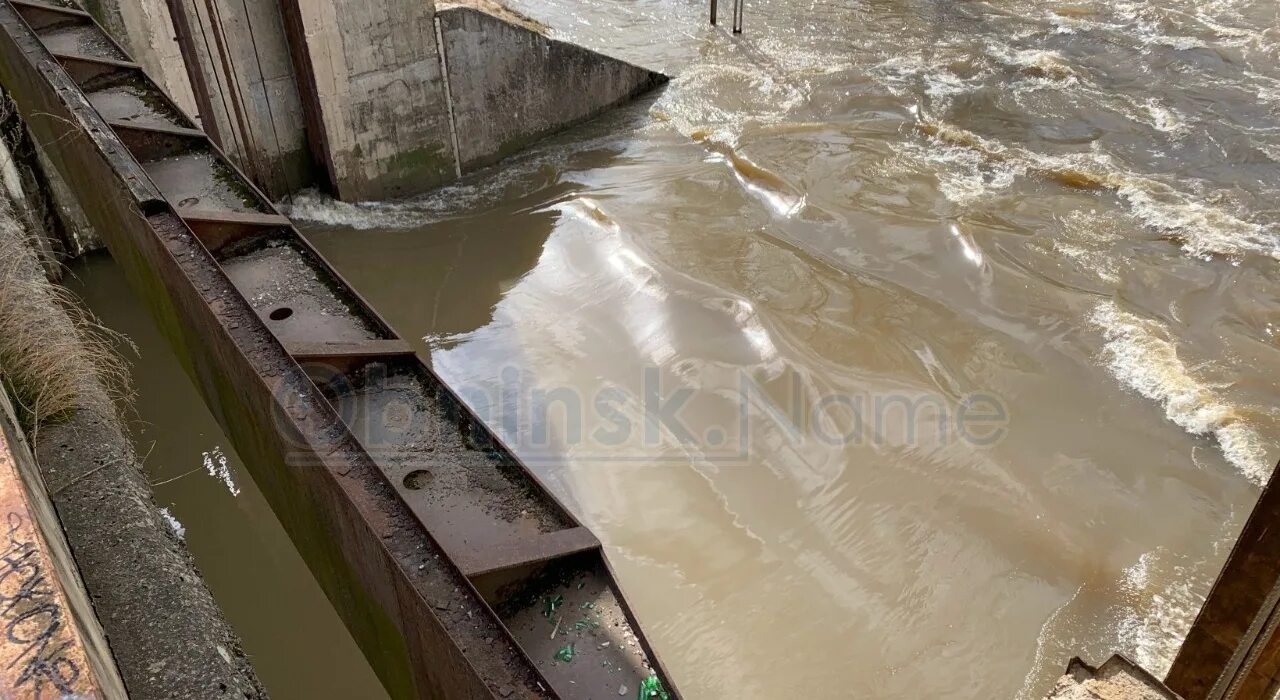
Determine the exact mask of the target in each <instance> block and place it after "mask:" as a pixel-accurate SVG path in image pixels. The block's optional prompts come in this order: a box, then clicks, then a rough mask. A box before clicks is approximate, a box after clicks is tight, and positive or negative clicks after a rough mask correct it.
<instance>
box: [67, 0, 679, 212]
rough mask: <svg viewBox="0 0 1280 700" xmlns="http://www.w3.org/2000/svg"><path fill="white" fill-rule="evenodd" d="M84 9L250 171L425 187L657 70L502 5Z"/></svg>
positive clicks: (271, 182)
mask: <svg viewBox="0 0 1280 700" xmlns="http://www.w3.org/2000/svg"><path fill="white" fill-rule="evenodd" d="M88 4H89V8H88V9H89V10H90V11H91V12H92V13H93V14H94V16H95V17H97V18H98V19H99V21H101V22H102V23H103V25H104V26H105V27H106V28H107V29H108V30H109V31H111V32H112V34H113V35H114V36H115V38H116V39H117V40H118V41H120V42H121V44H122V45H123V46H125V47H126V48H127V49H129V50H130V52H131V55H133V56H134V57H135V58H136V60H137V61H138V63H139V64H140V65H142V67H143V68H144V70H146V71H147V73H148V74H149V75H151V76H152V77H153V78H154V79H155V80H156V81H157V83H158V84H159V85H161V86H162V87H163V88H164V89H165V90H166V92H168V93H169V94H170V96H171V97H172V98H173V101H174V102H175V104H177V105H178V106H179V107H180V108H181V109H183V110H184V111H186V112H188V113H189V114H190V116H192V117H193V118H194V119H195V121H196V122H197V123H198V124H199V125H200V126H201V128H203V129H204V130H205V131H206V132H207V133H208V134H209V135H210V137H211V138H212V139H213V140H214V141H215V143H217V144H218V146H219V147H220V148H221V149H222V150H223V151H224V152H226V153H227V154H228V155H229V156H231V158H232V159H233V160H234V161H235V162H236V164H237V165H238V166H239V167H240V169H241V170H243V171H244V172H245V173H246V174H247V175H248V176H249V177H250V178H251V179H252V180H253V181H254V183H255V184H256V185H258V186H259V187H261V188H262V189H263V190H264V191H265V192H267V193H268V194H269V195H271V196H272V197H276V198H278V197H281V196H283V195H285V194H287V193H289V192H293V191H296V190H299V189H302V188H305V187H310V186H320V187H321V188H323V189H327V190H329V191H330V192H331V193H332V194H334V195H335V196H336V197H338V198H339V199H342V200H346V201H362V200H378V199H390V198H396V197H403V196H410V195H414V194H419V193H422V192H425V191H428V190H430V189H433V188H435V187H438V186H440V185H442V184H444V183H446V182H449V181H451V180H454V179H456V178H458V177H460V176H462V175H463V174H465V173H467V172H470V171H472V170H475V169H477V168H479V167H483V166H484V165H488V164H491V163H494V162H496V161H498V160H500V159H501V158H503V157H505V156H507V155H510V154H512V153H514V152H516V151H518V150H520V149H521V148H523V147H525V146H527V145H529V144H531V143H532V142H534V141H535V140H537V139H538V138H540V137H542V136H545V135H548V134H550V133H553V132H555V131H558V130H560V129H564V128H566V127H568V126H571V125H573V124H575V123H578V122H580V121H582V120H584V119H587V118H590V117H593V116H596V115H598V114H600V113H601V112H603V111H605V110H607V109H608V108H609V107H612V106H614V105H617V104H619V103H620V102H622V101H625V100H627V99H630V98H632V97H634V96H637V95H639V94H641V93H643V92H645V91H647V90H649V89H651V88H653V87H655V86H657V85H659V84H661V83H663V82H665V80H666V77H665V76H663V75H660V74H658V73H654V72H651V71H648V70H645V69H643V68H639V67H636V66H633V65H630V64H628V63H625V62H623V61H619V60H616V59H613V58H610V57H608V56H604V55H601V54H599V53H596V52H594V51H591V50H589V49H585V48H582V47H579V46H575V45H572V44H568V43H565V42H561V41H557V40H554V39H551V38H549V37H547V36H545V35H544V34H543V33H542V30H543V28H542V27H540V26H539V25H537V23H536V22H533V21H530V20H526V19H524V18H521V17H519V16H518V15H516V14H515V13H513V12H510V11H508V10H505V8H502V7H501V6H496V5H495V6H492V7H486V8H485V9H487V10H490V11H492V12H486V11H483V10H481V9H476V8H473V7H463V6H453V7H447V8H437V7H436V6H435V4H434V3H433V2H432V1H431V0H425V1H422V0H388V2H385V3H378V4H369V3H367V2H363V1H362V0H326V1H325V2H311V1H308V0H271V1H267V2H264V1H259V2H236V1H234V0H167V2H165V1H164V0H141V2H139V1H138V0H93V1H92V2H90V3H88Z"/></svg>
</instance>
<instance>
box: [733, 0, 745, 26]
mask: <svg viewBox="0 0 1280 700" xmlns="http://www.w3.org/2000/svg"><path fill="white" fill-rule="evenodd" d="M744 3H745V0H733V33H734V34H741V33H742V13H743V10H745V9H746V7H745V5H744Z"/></svg>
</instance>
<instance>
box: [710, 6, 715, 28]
mask: <svg viewBox="0 0 1280 700" xmlns="http://www.w3.org/2000/svg"><path fill="white" fill-rule="evenodd" d="M711 26H713V27H714V26H716V0H711Z"/></svg>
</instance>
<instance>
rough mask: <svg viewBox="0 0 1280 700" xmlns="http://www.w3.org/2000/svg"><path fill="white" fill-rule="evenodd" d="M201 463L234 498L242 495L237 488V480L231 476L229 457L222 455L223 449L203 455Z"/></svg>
mask: <svg viewBox="0 0 1280 700" xmlns="http://www.w3.org/2000/svg"><path fill="white" fill-rule="evenodd" d="M201 461H202V462H203V463H204V470H205V472H207V473H208V474H209V476H211V477H213V478H214V479H217V480H218V481H221V482H222V485H223V486H226V487H227V491H228V492H230V494H231V495H232V496H239V495H240V487H239V486H236V480H235V478H234V477H233V476H231V467H230V465H228V464H227V456H226V455H225V454H223V453H222V448H221V447H214V448H213V449H212V450H210V451H208V452H204V453H201Z"/></svg>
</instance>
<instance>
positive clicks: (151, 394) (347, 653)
mask: <svg viewBox="0 0 1280 700" xmlns="http://www.w3.org/2000/svg"><path fill="white" fill-rule="evenodd" d="M69 275H70V277H69V280H68V282H69V284H68V286H69V287H70V288H71V290H72V291H74V292H75V293H76V294H77V295H78V296H79V297H80V298H81V299H82V300H83V301H84V303H85V305H86V306H87V307H88V308H89V309H90V310H91V311H92V312H93V313H94V314H95V315H96V316H97V317H98V318H99V319H100V320H101V321H102V322H103V323H104V324H105V325H106V326H107V327H109V328H111V329H112V330H114V331H115V332H117V333H121V334H123V336H121V338H120V340H121V346H120V351H121V353H122V354H123V355H124V357H125V359H126V360H127V361H128V362H129V364H130V369H131V371H130V375H131V376H130V379H131V387H132V389H133V391H134V395H133V397H132V401H130V402H129V404H128V405H127V406H126V407H123V408H124V412H125V414H126V418H127V419H128V421H127V422H128V424H129V427H130V429H131V430H132V433H133V439H134V444H135V447H136V449H137V451H138V454H140V455H144V457H145V458H144V460H143V464H144V466H145V467H146V470H147V477H148V479H149V481H150V482H151V484H152V490H153V493H154V495H155V500H156V504H157V505H158V506H160V507H161V508H163V509H164V513H165V517H166V518H167V519H168V521H169V526H170V527H171V528H173V529H174V531H175V532H177V533H179V534H180V536H181V537H182V539H183V540H184V541H185V542H186V545H187V549H188V550H190V552H191V554H192V555H193V556H194V557H195V560H196V566H197V567H198V568H199V569H200V573H201V575H202V576H203V577H204V581H205V583H206V584H207V585H208V586H209V590H210V591H212V592H213V595H214V598H215V599H216V600H217V602H218V605H219V606H220V607H221V608H222V611H223V613H224V614H225V615H226V618H227V621H228V622H230V623H231V626H232V629H233V630H234V631H235V632H236V634H237V635H238V636H239V637H240V641H241V642H242V643H243V645H244V651H245V654H246V655H248V657H249V660H250V662H251V663H252V664H253V666H254V671H255V672H256V673H257V674H258V678H259V680H261V681H262V684H263V685H264V686H266V689H267V693H268V694H269V695H270V696H271V697H272V698H275V699H276V700H318V699H321V698H360V700H381V699H383V698H386V697H387V696H386V693H385V691H383V689H382V686H381V685H380V684H379V682H378V678H377V676H375V675H374V673H373V670H372V669H371V668H370V667H369V664H368V663H367V662H366V661H365V658H364V656H363V655H362V654H361V652H360V649H359V648H358V647H357V646H356V643H355V641H354V640H353V639H352V638H351V635H350V633H348V632H347V629H346V627H344V626H343V623H342V620H341V619H340V618H339V617H338V614H337V613H336V612H335V611H334V609H333V607H332V605H330V603H329V600H328V599H327V598H326V597H325V594H324V591H322V590H321V589H320V586H319V584H317V583H316V581H315V578H314V577H313V576H312V574H311V572H310V571H309V570H308V569H307V566H306V564H305V563H304V562H303V561H302V557H301V556H299V554H298V551H297V549H296V548H295V547H294V546H293V544H292V542H290V540H289V536H288V535H287V534H286V533H285V531H284V528H283V527H282V526H281V525H280V522H279V521H278V520H277V519H276V516H275V514H274V513H273V512H272V511H271V506H270V505H269V504H268V503H267V501H266V499H265V497H264V496H263V495H262V492H261V491H259V490H258V488H257V486H256V485H255V484H254V482H253V479H252V478H251V477H250V476H249V473H248V471H246V470H245V467H244V464H243V462H241V460H240V457H239V456H238V455H237V454H236V452H235V450H234V449H232V446H231V444H230V442H228V440H227V437H226V436H225V435H224V434H223V432H222V429H221V428H220V427H219V426H218V423H217V421H215V420H214V418H213V415H212V414H210V413H209V410H208V408H206V407H205V404H204V401H203V400H202V399H201V398H200V395H199V393H197V391H196V388H195V386H194V385H193V384H192V383H191V380H190V379H189V378H188V377H187V375H186V373H185V372H184V371H183V369H182V366H181V364H179V362H178V358H177V357H176V356H175V355H174V353H173V350H172V349H171V348H170V347H169V344H168V342H167V341H166V340H165V338H164V337H163V336H162V335H161V333H160V330H159V329H158V328H157V327H156V326H155V323H154V321H152V319H151V317H150V315H149V314H148V312H147V309H146V307H145V306H144V305H143V303H142V301H141V300H140V299H139V298H138V297H136V296H134V294H133V292H132V290H131V289H130V288H129V286H128V285H127V284H126V282H125V277H124V271H123V270H122V269H121V268H120V267H119V266H118V265H116V263H115V262H114V261H113V260H111V258H109V257H107V256H106V255H105V254H98V255H93V256H90V257H86V258H83V259H81V260H78V261H77V262H76V263H75V264H74V265H73V266H72V267H71V268H70V270H69ZM126 341H127V342H126Z"/></svg>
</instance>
